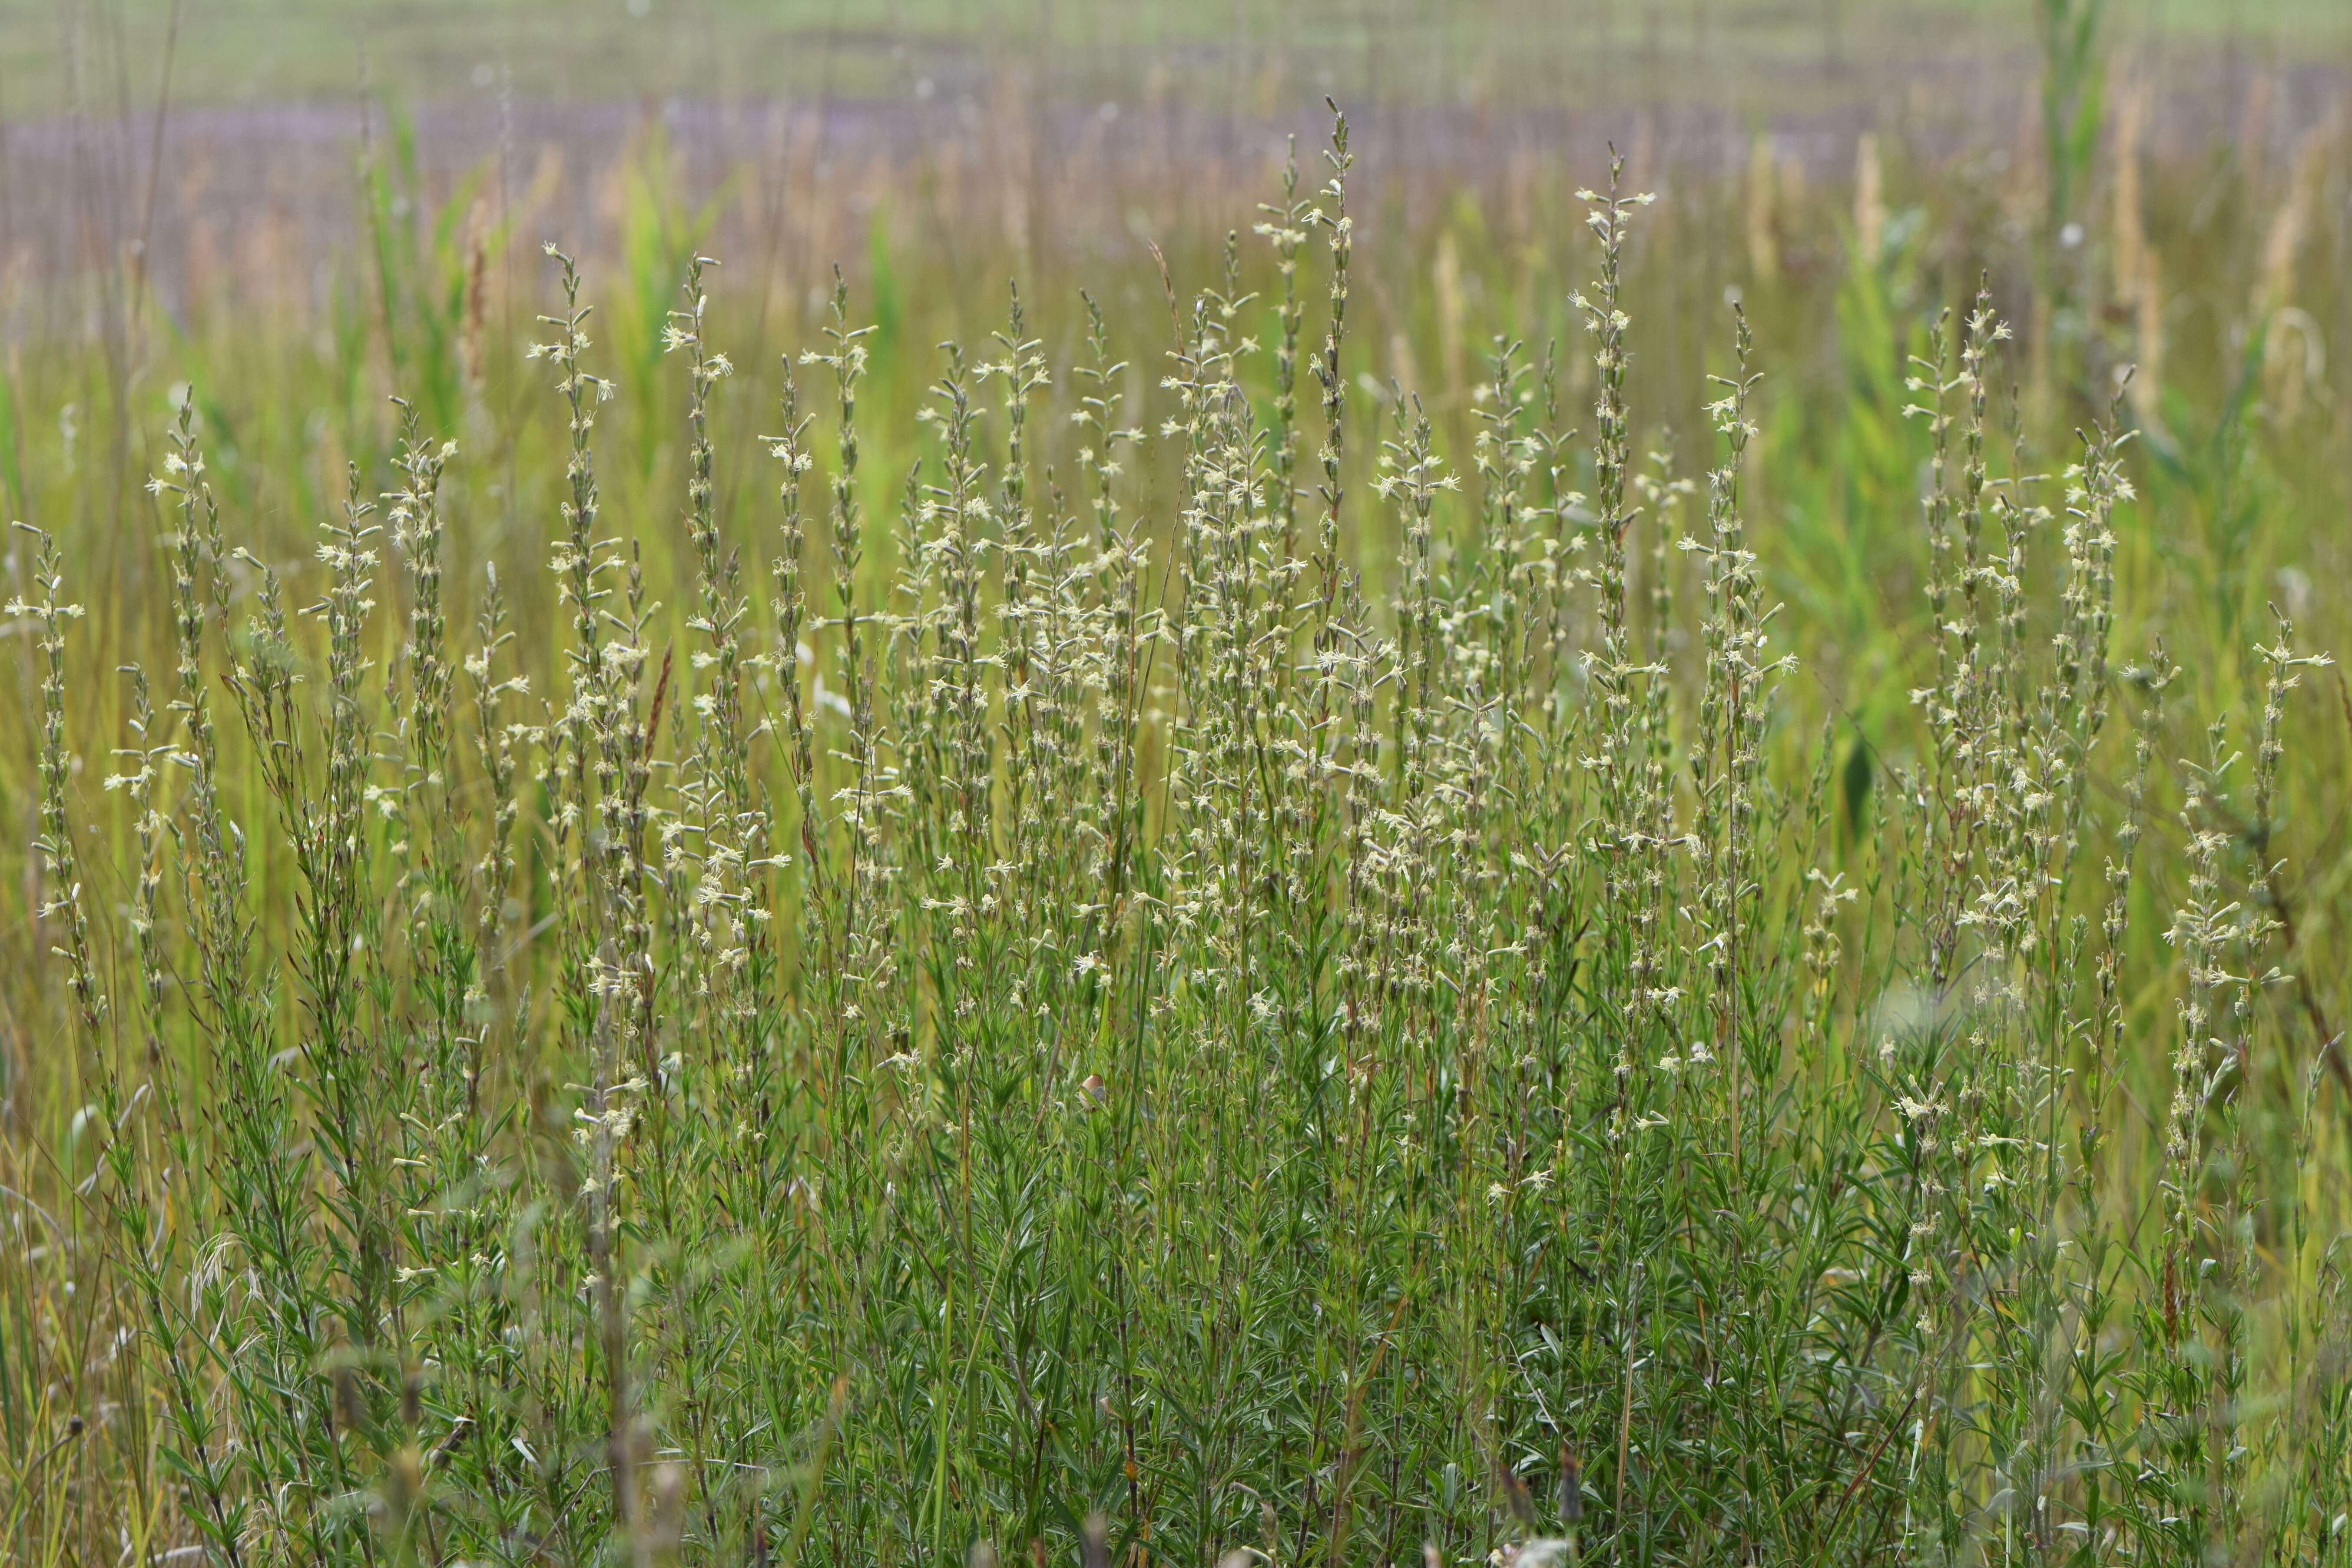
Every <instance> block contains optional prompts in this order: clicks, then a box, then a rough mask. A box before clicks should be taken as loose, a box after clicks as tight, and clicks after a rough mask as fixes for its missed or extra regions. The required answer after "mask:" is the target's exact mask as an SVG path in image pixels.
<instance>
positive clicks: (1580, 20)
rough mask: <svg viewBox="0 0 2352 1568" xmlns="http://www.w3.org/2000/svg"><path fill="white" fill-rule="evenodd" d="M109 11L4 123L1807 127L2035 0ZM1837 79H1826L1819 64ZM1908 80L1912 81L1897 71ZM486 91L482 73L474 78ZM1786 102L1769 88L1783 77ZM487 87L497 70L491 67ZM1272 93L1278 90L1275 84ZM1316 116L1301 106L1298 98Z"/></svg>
mask: <svg viewBox="0 0 2352 1568" xmlns="http://www.w3.org/2000/svg"><path fill="white" fill-rule="evenodd" d="M2103 9H2104V13H2105V31H2106V33H2107V35H2108V36H2109V38H2110V41H2111V42H2116V41H2121V42H2127V43H2128V44H2130V45H2131V46H2133V47H2137V48H2139V49H2143V50H2149V51H2154V52H2155V53H2156V54H2157V55H2158V56H2159V57H2169V58H2174V59H2188V60H2190V61H2192V62H2193V61H2196V60H2198V59H2199V58H2200V57H2201V55H2202V54H2203V52H2204V51H2206V50H2209V49H2210V47H2212V46H2214V45H2215V44H2216V43H2221V42H2226V43H2227V44H2228V45H2230V46H2231V47H2233V48H2235V49H2238V50H2242V51H2244V52H2245V54H2246V57H2247V58H2248V59H2249V61H2250V62H2260V61H2277V62H2280V63H2291V62H2294V61H2297V60H2327V59H2333V60H2336V61H2337V62H2339V63H2340V61H2341V60H2342V58H2343V57H2344V51H2345V50H2346V49H2347V47H2352V23H2347V20H2346V17H2345V16H2344V15H2343V11H2342V8H2341V7H2340V6H2338V5H2334V4H2332V3H2331V0H2267V3H2265V4H2260V5H2251V4H2242V3H2237V4H2233V3H2231V0H2108V3H2107V4H2106V5H2105V6H2104V7H2103ZM174 14H175V8H174V0H110V3H104V4H93V5H32V4H27V5H16V6H13V7H11V8H9V10H8V11H7V12H5V14H0V88H5V102H6V105H7V108H8V110H9V112H10V113H11V114H14V115H19V116H22V115H26V114H52V113H58V112H63V111H67V110H71V109H75V108H79V109H80V110H84V111H86V112H89V113H93V114H101V115H102V114H109V113H112V112H116V111H119V110H121V109H122V108H123V107H124V106H125V101H126V100H127V103H128V107H130V108H131V110H134V111H136V112H137V113H139V114H141V115H144V114H145V113H147V112H148V111H149V110H152V100H153V95H154V92H155V89H156V85H157V83H158V81H159V79H161V78H162V75H163V68H164V66H165V64H166V61H167V51H166V40H167V39H172V40H173V41H172V42H171V45H170V48H169V52H168V62H169V64H170V66H171V73H172V92H173V98H174V100H176V101H178V102H180V103H181V104H184V105H194V106H207V105H219V104H235V103H246V104H272V103H282V102H287V101H320V100H324V101H329V102H333V101H341V100H348V99H350V98H351V97H352V95H353V94H354V93H355V92H356V91H357V90H358V89H359V86H360V83H361V81H362V62H364V76H365V79H366V80H367V81H368V82H369V83H370V84H372V85H373V87H374V88H375V89H380V90H390V91H392V92H394V93H395V94H397V95H398V96H400V97H401V98H403V99H405V100H411V101H422V102H428V103H436V104H439V103H447V102H452V101H463V100H467V98H468V97H473V98H482V97H486V96H488V87H486V84H489V87H495V85H496V83H497V82H498V81H499V80H501V79H504V80H507V81H510V82H511V84H512V87H513V89H514V90H515V91H516V92H517V93H519V94H520V95H521V96H522V97H523V98H525V99H526V100H610V99H619V100H629V99H637V98H661V97H667V96H670V95H685V96H687V97H689V98H693V99H696V100H704V99H709V98H713V97H716V98H720V99H728V98H733V97H736V96H738V95H761V94H786V95H796V96H801V97H813V96H819V95H822V96H826V97H843V98H863V97H878V98H883V99H904V98H906V97H907V96H908V95H909V94H910V93H911V92H912V91H913V89H914V87H915V84H916V82H917V81H918V80H919V79H922V78H924V77H927V76H931V75H934V74H937V73H940V72H942V71H945V72H947V73H949V74H950V76H951V77H952V78H954V79H961V77H960V76H957V75H956V74H955V73H959V72H963V71H977V72H979V73H980V74H982V76H993V75H997V74H1002V73H1005V72H1015V73H1020V74H1022V76H1023V77H1024V79H1036V78H1040V77H1042V78H1043V79H1046V80H1048V81H1050V82H1052V83H1054V84H1055V86H1056V87H1057V89H1059V90H1060V91H1062V92H1063V93H1066V94H1074V95H1075V94H1089V93H1091V94H1095V95H1097V96H1103V97H1111V98H1119V99H1124V100H1129V101H1130V102H1132V101H1135V100H1139V99H1144V98H1167V97H1171V96H1172V97H1174V98H1176V99H1178V100H1184V101H1192V102H1195V103H1204V104H1213V105H1217V106H1220V107H1231V106H1233V105H1234V104H1239V105H1240V106H1241V107H1243V108H1244V109H1247V110H1251V111H1252V112H1255V113H1258V114H1261V115H1266V116H1271V115H1273V114H1275V113H1276V112H1277V111H1279V110H1286V109H1288V108H1290V107H1291V105H1292V103H1293V101H1294V100H1296V98H1297V95H1298V94H1299V92H1300V91H1301V90H1302V89H1307V88H1311V89H1313V90H1316V91H1337V92H1339V93H1341V94H1343V95H1346V96H1347V97H1349V99H1350V100H1352V101H1358V102H1367V101H1370V100H1373V99H1374V98H1377V99H1378V100H1379V101H1380V102H1381V104H1382V105H1391V106H1392V105H1397V104H1421V103H1432V102H1434V103H1446V102H1456V101H1467V102H1477V103H1481V104H1489V105H1496V104H1499V105H1502V106H1506V107H1538V108H1541V107H1549V106H1551V105H1554V104H1557V103H1558V102H1559V101H1561V89H1562V86H1563V84H1564V83H1566V84H1570V85H1572V86H1573V88H1574V89H1575V91H1574V94H1573V96H1572V98H1570V101H1572V102H1574V103H1576V104H1578V105H1580V106H1582V107H1592V106H1599V105H1622V104H1625V103H1629V102H1630V103H1643V102H1649V101H1654V100H1664V101H1667V102H1674V103H1684V102H1691V101H1697V102H1705V103H1715V102H1722V101H1725V100H1726V99H1727V97H1728V99H1730V100H1735V101H1736V102H1737V103H1738V107H1739V108H1740V109H1741V110H1742V111H1743V112H1748V113H1798V114H1803V113H1808V112H1818V111H1819V110H1821V109H1822V108H1823V107H1824V103H1823V97H1822V95H1823V93H1824V92H1825V91H1826V92H1829V93H1832V94H1835V95H1838V96H1840V97H1842V98H1843V99H1845V100H1848V101H1852V102H1855V103H1869V102H1871V101H1873V100H1874V94H1875V93H1876V91H1877V90H1878V88H1879V86H1880V85H1881V84H1880V83H1878V82H1877V81H1876V80H1874V78H1875V77H1876V76H1877V75H1878V71H1879V68H1880V67H1882V66H1894V67H1898V68H1905V69H1912V68H1917V67H1918V66H1919V65H1920V64H1922V63H1923V62H1924V63H1926V64H1927V65H1928V66H1929V67H1930V68H1932V66H1933V64H1934V62H1937V61H1938V60H1946V59H1948V60H1951V61H1954V62H1965V61H1968V60H1969V59H1972V58H1978V57H1979V56H1981V55H1983V54H1985V53H1987V52H1994V51H2006V52H2009V53H2012V54H2015V55H2018V56H2020V57H2021V58H2026V57H2030V56H2031V54H2032V50H2033V49H2034V48H2035V47H2036V45H2035V34H2034V23H2033V14H2034V4H2033V0H1874V3H1872V4H1868V5H1769V4H1761V3H1759V0H1694V3H1692V4H1687V5H1670V6H1665V7H1661V8H1648V7H1643V6H1638V5H1612V4H1609V3H1607V0H1584V3H1581V4H1564V5H1553V4H1543V3H1537V0H1475V3H1472V4H1462V5H1431V4H1428V3H1426V0H1411V3H1406V4H1393V3H1388V0H1381V3H1377V4H1376V3H1372V0H1311V3H1308V4H1282V5H1276V4H1272V3H1270V0H1243V3H1241V4H1236V5H1208V6H1201V5H1171V4H1164V3H1153V4H1144V5H1129V6H1120V7H1115V8H1108V9H1107V8H1103V7H1097V6H1087V5H1055V4H1051V3H1048V0H1019V3H1012V0H1000V3H996V4H991V5H959V4H950V3H947V0H892V3H890V4H887V5H873V4H866V5H840V4H836V3H835V0H790V3H787V4H773V3H768V0H759V3H754V0H646V4H645V5H643V6H642V7H632V6H631V5H629V4H627V3H626V0H589V3H586V4H580V5H573V4H568V3H562V0H552V3H551V0H496V3H493V4H480V3H477V0H466V3H459V0H361V3H357V4H349V5H310V4H301V3H289V0H206V3H204V4H201V5H187V4H181V5H179V7H178V12H177V14H178V15H180V16H182V17H183V19H184V24H185V25H184V26H182V27H181V28H180V29H179V30H178V33H177V35H176V37H174V35H173V26H172V20H173V16H174ZM1824 58H1827V59H1829V60H1831V61H1833V62H1835V64H1836V67H1837V70H1836V72H1835V75H1834V77H1833V79H1832V80H1831V81H1830V82H1828V83H1826V84H1824V83H1823V82H1822V81H1821V80H1819V79H1815V78H1816V77H1817V68H1818V67H1819V66H1820V64H1821V62H1822V60H1823V59H1824ZM1906 62H1907V64H1906ZM478 68H480V69H481V70H483V71H485V72H488V73H489V74H488V75H485V76H483V77H482V78H481V79H477V76H476V73H477V69H478ZM1792 70H1793V71H1796V72H1799V73H1801V74H1802V75H1803V76H1804V77H1805V78H1806V79H1805V80H1804V81H1803V82H1801V84H1800V85H1797V86H1794V87H1790V86H1785V85H1783V86H1780V87H1775V86H1774V85H1773V82H1774V79H1775V78H1776V77H1777V76H1779V75H1780V74H1782V73H1786V72H1790V71H1792ZM501 73H502V74H501ZM1269 74H1271V75H1272V76H1273V77H1274V78H1275V79H1276V80H1280V79H1285V78H1287V79H1288V82H1289V85H1288V88H1287V89H1286V90H1276V91H1275V92H1274V93H1272V94H1271V95H1270V94H1269V91H1268V89H1269V87H1270V86H1271V85H1272V84H1271V83H1269V82H1268V81H1267V80H1266V77H1267V76H1268V75H1269ZM1309 101H1311V98H1310V100H1309Z"/></svg>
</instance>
